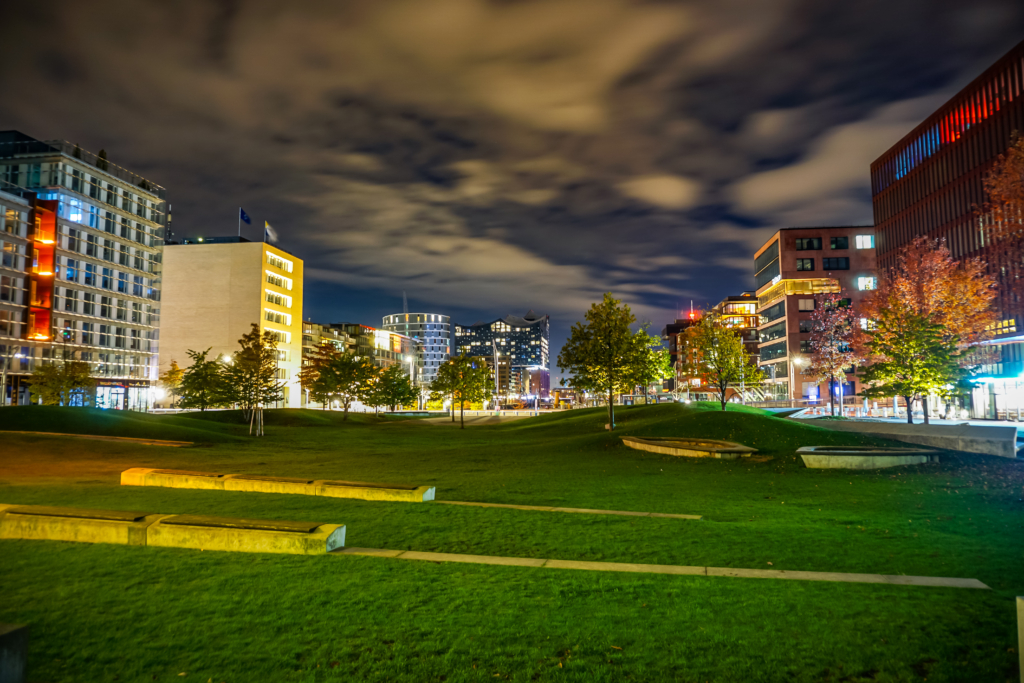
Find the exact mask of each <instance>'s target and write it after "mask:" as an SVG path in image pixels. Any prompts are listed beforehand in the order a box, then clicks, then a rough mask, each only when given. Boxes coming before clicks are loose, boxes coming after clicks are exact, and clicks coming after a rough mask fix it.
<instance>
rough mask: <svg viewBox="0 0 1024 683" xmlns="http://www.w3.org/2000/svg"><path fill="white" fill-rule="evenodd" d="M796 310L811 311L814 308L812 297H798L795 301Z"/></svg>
mask: <svg viewBox="0 0 1024 683" xmlns="http://www.w3.org/2000/svg"><path fill="white" fill-rule="evenodd" d="M797 310H800V311H813V310H814V299H800V300H799V301H798V302H797Z"/></svg>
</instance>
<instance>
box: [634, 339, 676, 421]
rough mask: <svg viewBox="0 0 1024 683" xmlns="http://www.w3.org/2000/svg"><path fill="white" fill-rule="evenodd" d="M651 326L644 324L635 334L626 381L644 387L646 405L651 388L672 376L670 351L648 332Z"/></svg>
mask: <svg viewBox="0 0 1024 683" xmlns="http://www.w3.org/2000/svg"><path fill="white" fill-rule="evenodd" d="M650 326H651V324H650V323H649V322H648V323H644V324H642V325H641V326H640V329H638V330H637V331H636V332H634V333H633V336H632V338H631V340H630V341H631V342H632V346H631V353H630V360H629V367H628V369H627V371H626V380H625V381H626V382H627V383H629V384H630V385H631V386H639V387H643V392H644V404H645V405H646V404H647V400H648V395H649V389H650V386H651V385H652V384H654V383H655V382H659V381H661V380H663V379H665V378H666V377H671V376H672V366H671V365H670V361H669V353H668V349H663V348H661V339H659V338H658V337H655V336H653V335H651V334H649V333H648V332H647V329H648V328H649V327H650Z"/></svg>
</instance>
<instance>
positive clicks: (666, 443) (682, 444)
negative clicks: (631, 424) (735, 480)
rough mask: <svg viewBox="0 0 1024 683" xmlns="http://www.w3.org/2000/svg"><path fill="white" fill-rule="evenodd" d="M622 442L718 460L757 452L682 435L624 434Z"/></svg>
mask: <svg viewBox="0 0 1024 683" xmlns="http://www.w3.org/2000/svg"><path fill="white" fill-rule="evenodd" d="M622 443H623V445H624V446H626V447H628V448H632V449H635V450H638V451H648V452H650V453H660V454H662V455H675V456H681V457H684V458H717V459H719V460H735V459H736V458H741V457H742V458H749V457H750V456H751V455H752V454H754V453H757V449H756V448H750V447H749V446H744V445H743V444H739V443H734V442H732V441H719V440H717V439H687V438H683V437H660V436H659V437H636V436H624V437H622Z"/></svg>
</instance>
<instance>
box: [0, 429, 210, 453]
mask: <svg viewBox="0 0 1024 683" xmlns="http://www.w3.org/2000/svg"><path fill="white" fill-rule="evenodd" d="M0 434H30V435H33V436H65V437H69V438H72V439H92V440H94V441H124V442H126V443H134V444H139V445H140V446H171V447H172V448H187V447H188V446H192V445H194V444H193V443H192V442H191V441H164V440H161V439H136V438H134V437H130V436H97V435H95V434H63V433H61V432H16V431H13V430H7V429H5V430H3V431H0Z"/></svg>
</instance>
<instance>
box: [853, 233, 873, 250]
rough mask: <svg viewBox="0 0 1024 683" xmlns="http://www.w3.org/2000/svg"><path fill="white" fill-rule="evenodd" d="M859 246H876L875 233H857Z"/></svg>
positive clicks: (867, 247) (865, 247)
mask: <svg viewBox="0 0 1024 683" xmlns="http://www.w3.org/2000/svg"><path fill="white" fill-rule="evenodd" d="M857 248H858V249H874V248H875V236H874V235H857Z"/></svg>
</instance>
